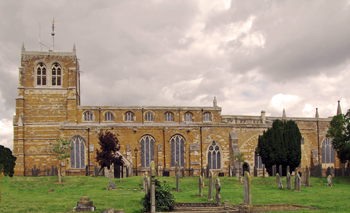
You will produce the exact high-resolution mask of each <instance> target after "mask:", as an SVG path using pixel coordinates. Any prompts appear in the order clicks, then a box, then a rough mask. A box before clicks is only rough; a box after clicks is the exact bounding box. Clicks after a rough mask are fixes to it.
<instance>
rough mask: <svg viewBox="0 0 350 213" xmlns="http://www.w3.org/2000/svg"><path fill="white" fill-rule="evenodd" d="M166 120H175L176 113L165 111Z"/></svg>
mask: <svg viewBox="0 0 350 213" xmlns="http://www.w3.org/2000/svg"><path fill="white" fill-rule="evenodd" d="M165 121H174V115H173V113H171V112H167V113H165Z"/></svg>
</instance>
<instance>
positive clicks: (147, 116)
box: [145, 112, 153, 121]
mask: <svg viewBox="0 0 350 213" xmlns="http://www.w3.org/2000/svg"><path fill="white" fill-rule="evenodd" d="M145 120H146V121H153V113H152V112H146V114H145Z"/></svg>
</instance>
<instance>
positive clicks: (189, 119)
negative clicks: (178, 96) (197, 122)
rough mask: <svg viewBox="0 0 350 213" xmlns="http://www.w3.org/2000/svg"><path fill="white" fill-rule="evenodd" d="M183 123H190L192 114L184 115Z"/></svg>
mask: <svg viewBox="0 0 350 213" xmlns="http://www.w3.org/2000/svg"><path fill="white" fill-rule="evenodd" d="M185 121H188V122H192V114H191V113H190V112H186V113H185Z"/></svg>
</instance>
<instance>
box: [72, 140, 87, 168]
mask: <svg viewBox="0 0 350 213" xmlns="http://www.w3.org/2000/svg"><path fill="white" fill-rule="evenodd" d="M71 141H72V142H71V144H70V145H71V146H72V149H71V153H70V162H71V164H70V167H71V168H72V169H83V168H85V142H84V139H83V138H82V137H80V136H75V137H73V138H72V140H71Z"/></svg>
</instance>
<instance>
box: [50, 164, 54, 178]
mask: <svg viewBox="0 0 350 213" xmlns="http://www.w3.org/2000/svg"><path fill="white" fill-rule="evenodd" d="M54 175H55V173H54V168H53V165H51V171H50V176H54Z"/></svg>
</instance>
